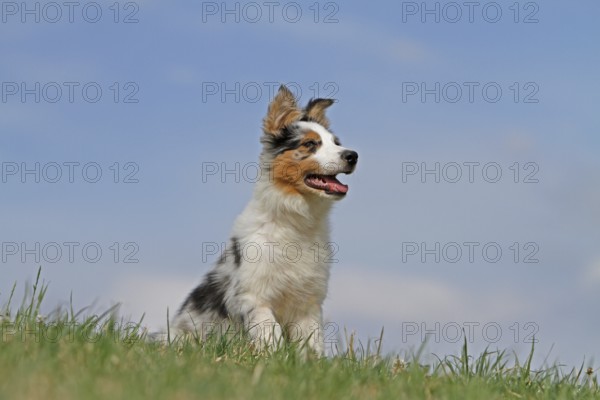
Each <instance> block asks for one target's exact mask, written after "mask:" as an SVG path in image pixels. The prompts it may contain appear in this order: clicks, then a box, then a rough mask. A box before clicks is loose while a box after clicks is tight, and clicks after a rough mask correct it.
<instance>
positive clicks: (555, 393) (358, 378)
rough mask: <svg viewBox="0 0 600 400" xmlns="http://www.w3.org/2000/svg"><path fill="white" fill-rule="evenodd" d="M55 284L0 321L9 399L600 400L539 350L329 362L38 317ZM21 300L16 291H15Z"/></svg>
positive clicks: (105, 318)
mask: <svg viewBox="0 0 600 400" xmlns="http://www.w3.org/2000/svg"><path fill="white" fill-rule="evenodd" d="M45 292H46V286H45V285H43V284H39V274H38V280H37V281H36V283H35V284H34V285H33V290H32V291H30V293H29V294H27V295H26V297H25V300H24V301H23V303H22V304H21V305H20V307H18V311H16V312H15V313H14V315H10V312H9V310H10V309H11V305H10V303H11V301H12V294H11V295H10V299H9V301H8V302H7V304H6V305H5V306H4V307H3V309H1V310H2V314H3V316H2V317H0V319H1V320H0V334H1V340H0V399H8V398H10V399H55V398H56V399H104V398H110V399H120V398H123V399H148V398H159V399H160V398H165V399H166V398H168V399H198V398H199V399H213V398H217V399H221V398H223V399H249V398H268V399H277V398H282V399H283V398H285V399H294V398H301V399H321V398H322V399H332V398H335V399H338V398H340V399H347V398H369V399H370V398H404V399H513V398H514V399H574V398H577V399H594V398H600V390H599V389H598V382H597V377H596V371H592V370H586V369H585V368H584V367H583V365H582V366H581V367H579V368H574V369H573V370H572V371H570V372H569V373H564V372H561V368H558V367H557V366H548V367H545V368H544V369H542V370H532V368H531V360H532V357H533V351H534V349H533V348H532V350H531V353H530V354H529V356H528V358H527V359H526V360H524V361H523V362H519V360H518V359H516V358H515V357H514V356H513V357H509V356H508V355H507V354H506V353H505V352H491V351H490V352H488V351H486V352H484V353H483V354H481V355H479V356H477V357H473V356H470V355H469V354H468V349H467V345H466V343H465V344H464V345H463V347H462V349H460V351H459V353H458V354H457V355H452V356H447V357H445V358H443V359H438V361H437V362H435V363H433V364H430V365H422V364H421V363H420V362H419V356H418V355H415V356H413V357H412V358H411V359H410V360H408V361H402V360H400V358H398V357H397V356H394V355H389V356H382V355H381V354H380V349H379V348H373V346H370V345H367V346H361V345H360V344H356V343H355V341H354V336H352V335H350V336H348V337H347V338H346V340H345V341H344V342H345V343H346V345H345V348H344V349H340V350H339V351H338V354H337V355H335V356H334V357H329V358H321V359H319V358H317V357H309V358H308V359H305V358H303V357H301V356H300V355H299V352H298V351H297V350H298V349H297V348H296V347H294V346H291V345H290V346H288V347H287V348H284V349H281V350H278V351H276V352H274V353H257V352H255V351H253V350H252V349H251V347H250V346H249V345H248V343H247V342H246V341H244V340H243V339H242V338H240V337H229V338H213V339H211V340H209V341H208V342H206V343H197V342H195V341H193V340H173V342H172V343H171V344H160V343H155V342H151V341H149V340H147V338H146V337H145V334H144V332H142V329H141V328H140V324H139V323H129V322H126V321H121V320H117V319H116V318H115V317H114V315H113V314H114V310H113V309H111V310H108V311H107V312H106V313H104V314H103V315H98V316H84V315H83V311H82V312H78V313H75V312H74V311H73V310H72V309H70V310H63V311H60V310H58V311H56V312H54V313H53V314H52V315H49V316H48V317H46V318H40V317H39V311H40V305H41V303H42V300H43V298H44V294H45ZM13 293H14V289H13Z"/></svg>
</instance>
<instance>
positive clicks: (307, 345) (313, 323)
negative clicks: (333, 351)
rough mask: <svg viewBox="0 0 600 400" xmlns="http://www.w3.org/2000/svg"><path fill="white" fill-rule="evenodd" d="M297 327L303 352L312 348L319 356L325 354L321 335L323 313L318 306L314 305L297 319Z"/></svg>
mask: <svg viewBox="0 0 600 400" xmlns="http://www.w3.org/2000/svg"><path fill="white" fill-rule="evenodd" d="M296 323H297V327H298V333H299V337H297V338H298V339H300V344H301V345H302V346H303V353H305V354H306V352H307V349H312V350H313V351H314V352H316V353H317V355H319V356H324V355H325V344H324V337H323V315H322V311H321V307H320V306H315V308H314V309H312V310H311V311H310V312H309V313H308V314H307V315H306V316H305V317H303V318H300V319H298V321H297V322H296Z"/></svg>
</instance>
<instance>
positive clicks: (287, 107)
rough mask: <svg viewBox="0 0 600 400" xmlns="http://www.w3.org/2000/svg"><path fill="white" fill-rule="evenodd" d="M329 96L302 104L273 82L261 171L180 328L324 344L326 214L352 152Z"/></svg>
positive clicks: (272, 342)
mask: <svg viewBox="0 0 600 400" xmlns="http://www.w3.org/2000/svg"><path fill="white" fill-rule="evenodd" d="M333 102H334V101H333V100H332V99H312V100H310V101H309V102H308V104H307V105H306V107H304V108H300V107H299V106H298V104H297V102H296V99H295V98H294V95H293V94H292V93H291V92H290V91H289V89H287V88H286V87H285V86H281V87H280V88H279V91H278V92H277V94H276V96H275V98H274V99H273V101H272V102H271V104H270V105H269V108H268V112H267V116H266V117H265V118H264V120H263V135H262V138H261V143H262V145H263V149H262V153H261V155H260V165H261V169H260V177H259V179H258V181H257V183H256V186H255V189H254V194H253V197H252V199H251V200H250V202H249V204H248V205H247V206H246V208H245V210H244V211H243V212H242V213H241V215H239V216H238V218H237V219H236V221H235V223H234V226H233V229H232V232H231V237H230V240H229V242H228V245H227V248H226V250H225V251H224V252H223V254H222V255H221V258H220V259H219V261H218V262H217V264H216V266H215V267H214V268H213V269H212V270H211V271H210V272H209V273H208V274H207V275H206V276H205V278H204V280H203V281H202V283H200V285H199V286H198V287H196V288H195V289H194V290H193V291H192V292H191V293H190V294H189V296H188V297H187V299H186V300H185V302H184V303H183V305H182V306H181V308H180V309H179V311H178V313H177V315H176V317H175V320H174V321H173V322H174V326H175V328H176V330H177V332H178V333H192V334H195V335H198V336H199V337H201V338H202V339H205V338H206V336H207V335H208V334H211V333H214V332H217V331H218V332H220V333H224V332H226V331H228V330H229V331H231V330H232V329H233V330H235V331H237V330H240V329H244V330H246V331H247V332H248V333H249V336H250V338H251V340H252V341H253V342H254V343H255V344H256V345H257V346H258V347H259V348H261V349H263V348H265V347H269V348H271V347H277V346H278V345H279V344H280V343H281V341H282V339H284V338H285V339H288V340H300V341H302V342H303V343H304V344H306V345H308V347H309V348H311V349H313V350H314V351H315V352H317V353H318V354H320V355H322V354H324V344H323V332H322V324H323V312H322V306H323V301H324V300H325V297H326V294H327V285H328V280H329V270H330V265H329V263H328V258H329V255H330V248H331V247H330V243H329V226H328V217H329V212H330V210H331V207H332V205H333V203H334V202H336V201H338V200H340V199H342V198H344V197H345V196H346V193H347V192H348V186H347V185H344V184H343V183H341V182H340V181H339V180H338V179H337V178H336V175H337V174H341V173H343V174H350V173H352V172H354V169H355V167H356V164H357V161H358V154H357V153H356V152H355V151H353V150H349V149H347V148H345V147H342V145H341V143H340V141H339V139H338V138H337V136H335V135H334V134H333V133H331V131H330V130H329V121H328V120H327V118H326V116H325V110H326V109H327V108H328V107H329V106H331V105H332V104H333Z"/></svg>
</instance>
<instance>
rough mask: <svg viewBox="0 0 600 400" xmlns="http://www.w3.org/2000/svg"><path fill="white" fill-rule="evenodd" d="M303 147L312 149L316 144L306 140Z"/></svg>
mask: <svg viewBox="0 0 600 400" xmlns="http://www.w3.org/2000/svg"><path fill="white" fill-rule="evenodd" d="M304 146H306V147H308V148H309V149H312V148H315V147H317V142H316V141H314V140H307V141H306V142H304Z"/></svg>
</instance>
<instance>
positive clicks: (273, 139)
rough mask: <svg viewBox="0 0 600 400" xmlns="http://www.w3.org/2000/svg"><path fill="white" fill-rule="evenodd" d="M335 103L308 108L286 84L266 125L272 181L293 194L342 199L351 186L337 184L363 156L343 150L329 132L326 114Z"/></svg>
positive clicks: (319, 102) (319, 101) (322, 102)
mask: <svg viewBox="0 0 600 400" xmlns="http://www.w3.org/2000/svg"><path fill="white" fill-rule="evenodd" d="M333 103H334V101H333V100H332V99H312V100H310V101H309V102H308V104H307V106H306V107H305V108H304V109H302V108H300V107H298V104H297V102H296V99H295V97H294V95H293V94H292V92H290V90H289V89H288V88H287V87H285V86H281V87H280V88H279V91H278V92H277V95H276V96H275V98H274V99H273V101H272V102H271V104H269V110H268V112H267V116H266V117H265V119H264V121H263V131H264V133H263V137H262V139H261V142H262V143H263V146H264V150H263V156H264V158H265V160H264V161H266V162H267V164H268V165H269V171H270V179H272V181H273V183H274V184H275V185H276V186H277V187H279V188H280V189H281V190H283V191H284V192H285V193H288V194H297V195H307V196H315V195H316V196H321V197H325V198H329V199H340V198H342V197H344V196H345V195H346V193H347V192H348V186H347V185H344V184H343V183H341V182H340V181H338V180H337V178H336V175H337V174H340V173H344V174H351V173H352V172H353V171H354V169H355V167H356V163H357V161H358V153H356V152H355V151H353V150H350V149H347V148H345V147H342V145H341V143H340V141H339V139H338V138H337V137H336V136H335V135H334V134H333V133H331V132H330V131H329V121H328V120H327V117H326V116H325V110H326V109H327V107H329V106H330V105H332V104H333Z"/></svg>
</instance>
